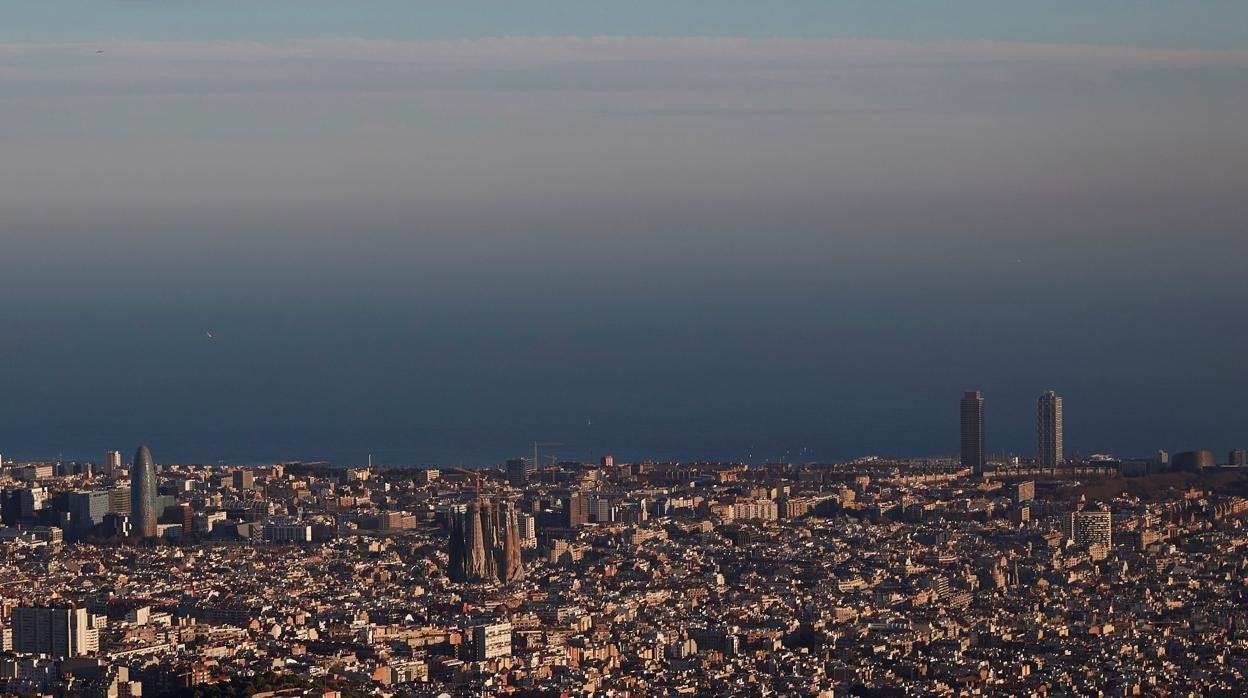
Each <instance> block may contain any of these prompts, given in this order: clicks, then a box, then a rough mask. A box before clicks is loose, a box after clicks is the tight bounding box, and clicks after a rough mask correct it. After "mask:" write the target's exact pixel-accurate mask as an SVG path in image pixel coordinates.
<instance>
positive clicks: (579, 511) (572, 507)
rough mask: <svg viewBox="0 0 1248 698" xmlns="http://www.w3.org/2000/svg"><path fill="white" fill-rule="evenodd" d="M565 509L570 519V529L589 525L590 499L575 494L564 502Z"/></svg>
mask: <svg viewBox="0 0 1248 698" xmlns="http://www.w3.org/2000/svg"><path fill="white" fill-rule="evenodd" d="M563 509H564V513H566V514H567V517H568V528H576V527H577V526H584V525H585V524H587V523H589V497H586V496H585V495H583V494H574V495H572V496H570V497H568V498H567V499H565V500H564V501H563Z"/></svg>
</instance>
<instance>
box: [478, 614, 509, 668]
mask: <svg viewBox="0 0 1248 698" xmlns="http://www.w3.org/2000/svg"><path fill="white" fill-rule="evenodd" d="M472 649H473V655H474V657H475V658H476V660H477V661H478V662H484V661H486V660H487V659H494V658H496V657H510V656H511V623H489V624H482V625H477V626H474V627H473V628H472Z"/></svg>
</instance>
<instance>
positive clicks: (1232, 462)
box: [1226, 448, 1248, 468]
mask: <svg viewBox="0 0 1248 698" xmlns="http://www.w3.org/2000/svg"><path fill="white" fill-rule="evenodd" d="M1226 464H1227V465H1229V466H1231V467H1233V468H1244V467H1248V451H1245V450H1244V449H1242V448H1235V449H1231V452H1230V453H1229V454H1227V457H1226Z"/></svg>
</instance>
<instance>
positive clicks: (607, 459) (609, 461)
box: [598, 453, 615, 468]
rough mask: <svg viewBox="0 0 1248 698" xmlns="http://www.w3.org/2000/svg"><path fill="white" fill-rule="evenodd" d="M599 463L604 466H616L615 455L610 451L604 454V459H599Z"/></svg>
mask: <svg viewBox="0 0 1248 698" xmlns="http://www.w3.org/2000/svg"><path fill="white" fill-rule="evenodd" d="M598 463H599V465H601V466H602V467H604V468H614V467H615V456H613V455H611V454H609V453H608V454H607V455H605V456H603V457H602V460H600V461H598Z"/></svg>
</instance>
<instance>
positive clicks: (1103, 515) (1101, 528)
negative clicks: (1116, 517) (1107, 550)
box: [1065, 509, 1114, 547]
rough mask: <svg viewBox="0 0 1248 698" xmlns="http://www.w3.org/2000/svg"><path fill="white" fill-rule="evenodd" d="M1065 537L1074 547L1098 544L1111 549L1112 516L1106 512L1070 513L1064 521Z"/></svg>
mask: <svg viewBox="0 0 1248 698" xmlns="http://www.w3.org/2000/svg"><path fill="white" fill-rule="evenodd" d="M1065 524H1066V525H1065V528H1066V537H1067V538H1069V539H1070V540H1071V541H1073V542H1074V544H1075V545H1080V546H1087V545H1092V544H1094V543H1099V544H1101V545H1104V546H1105V547H1111V546H1112V545H1113V542H1114V536H1113V529H1114V527H1113V515H1112V514H1111V513H1110V512H1108V511H1101V510H1095V509H1094V510H1084V511H1072V512H1070V514H1069V515H1068V516H1067V517H1066V521H1065Z"/></svg>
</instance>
